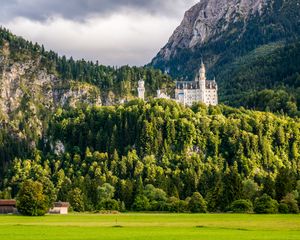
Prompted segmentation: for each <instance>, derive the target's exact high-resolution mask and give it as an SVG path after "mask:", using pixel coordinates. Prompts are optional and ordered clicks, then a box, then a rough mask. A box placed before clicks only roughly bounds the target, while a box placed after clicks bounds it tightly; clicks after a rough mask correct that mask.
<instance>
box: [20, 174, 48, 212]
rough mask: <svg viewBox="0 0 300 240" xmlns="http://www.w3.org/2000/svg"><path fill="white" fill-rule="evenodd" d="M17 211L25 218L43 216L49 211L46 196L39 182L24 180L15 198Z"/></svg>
mask: <svg viewBox="0 0 300 240" xmlns="http://www.w3.org/2000/svg"><path fill="white" fill-rule="evenodd" d="M17 208H18V211H19V212H20V213H21V214H23V215H25V216H43V215H45V214H46V213H47V212H48V211H49V208H50V206H49V202H48V199H47V196H46V195H44V193H43V185H42V184H41V183H40V182H34V181H32V180H26V181H25V182H23V184H22V186H21V189H20V191H19V193H18V196H17Z"/></svg>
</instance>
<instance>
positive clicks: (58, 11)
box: [0, 0, 194, 22]
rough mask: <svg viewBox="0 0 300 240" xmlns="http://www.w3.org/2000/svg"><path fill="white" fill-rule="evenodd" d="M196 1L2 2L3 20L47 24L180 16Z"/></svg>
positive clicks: (44, 0) (25, 0) (60, 0)
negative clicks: (135, 13)
mask: <svg viewBox="0 0 300 240" xmlns="http://www.w3.org/2000/svg"><path fill="white" fill-rule="evenodd" d="M187 2H194V1H193V0H1V8H0V20H1V21H2V22H5V21H10V20H11V19H12V18H15V17H24V18H28V19H31V20H36V21H43V20H47V19H49V18H51V17H53V16H60V17H62V18H65V19H70V20H79V21H81V20H85V19H86V18H88V17H91V16H95V15H96V16H101V15H107V14H108V15H109V14H111V13H114V12H116V11H126V10H128V9H130V10H139V11H144V12H147V14H154V15H156V14H163V15H165V16H176V15H178V13H181V12H182V9H181V8H182V7H184V6H185V5H186V3H187Z"/></svg>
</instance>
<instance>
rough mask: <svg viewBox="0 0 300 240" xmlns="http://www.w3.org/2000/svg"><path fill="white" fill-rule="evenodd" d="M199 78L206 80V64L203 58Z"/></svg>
mask: <svg viewBox="0 0 300 240" xmlns="http://www.w3.org/2000/svg"><path fill="white" fill-rule="evenodd" d="M199 78H200V81H201V80H202V81H205V80H206V69H205V65H204V63H203V59H201V67H200V69H199Z"/></svg>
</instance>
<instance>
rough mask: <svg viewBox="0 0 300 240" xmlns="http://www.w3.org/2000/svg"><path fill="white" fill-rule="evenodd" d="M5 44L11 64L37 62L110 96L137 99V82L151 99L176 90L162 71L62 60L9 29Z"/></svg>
mask: <svg viewBox="0 0 300 240" xmlns="http://www.w3.org/2000/svg"><path fill="white" fill-rule="evenodd" d="M5 43H9V50H10V55H9V61H10V62H11V63H15V62H25V61H28V60H34V61H36V62H37V64H40V65H41V67H43V68H45V69H47V71H48V73H51V74H54V75H56V76H57V77H58V78H60V79H62V80H64V81H70V80H75V81H81V82H86V83H90V84H93V85H95V86H97V87H99V88H100V90H101V92H104V93H106V95H108V93H109V92H110V91H111V92H113V93H114V94H115V95H117V96H118V97H122V98H130V97H131V96H132V95H136V91H137V90H136V88H137V82H138V80H141V79H144V80H145V82H146V88H147V94H148V95H149V96H152V95H153V94H155V93H156V90H157V89H159V88H168V89H169V88H170V89H171V88H172V87H173V82H172V79H171V78H170V77H169V76H168V75H166V74H163V73H162V72H161V71H160V70H155V69H154V68H150V67H147V68H146V67H129V66H122V67H110V66H104V65H100V64H99V63H98V61H97V62H95V63H94V62H92V61H85V60H84V59H82V60H74V59H73V58H72V57H71V58H69V59H68V58H66V57H65V56H63V57H60V56H59V55H58V54H57V53H55V52H54V51H46V50H45V48H44V46H40V45H39V44H37V43H35V44H33V43H32V42H29V41H26V40H25V39H23V38H22V37H17V36H15V35H13V34H12V33H10V32H9V31H8V30H7V29H4V28H0V49H1V48H2V46H4V44H5ZM99 57H100V58H101V56H99Z"/></svg>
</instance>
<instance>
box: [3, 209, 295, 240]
mask: <svg viewBox="0 0 300 240" xmlns="http://www.w3.org/2000/svg"><path fill="white" fill-rule="evenodd" d="M0 239H1V240H2V239H3V240H15V239H16V240H19V239H20V240H21V239H22V240H32V239H43V240H52V239H53V240H62V239H63V240H77V239H78V240H79V239H80V240H101V239H103V240H112V239H122V240H127V239H128V240H135V239H141V240H148V239H149V240H150V239H155V240H172V239H180V240H192V239H195V240H196V239H197V240H201V239H205V240H210V239H211V240H222V239H224V240H235V239H236V240H248V239H249V240H256V239H270V240H271V239H272V240H276V239H278V240H290V239H291V240H292V239H295V240H296V239H297V240H299V239H300V215H246V214H195V215H193V214H138V213H136V214H134V213H130V214H120V215H97V214H94V215H92V214H70V215H67V216H60V215H57V216H55V215H51V216H50V215H48V216H45V217H22V216H4V215H2V216H1V215H0Z"/></svg>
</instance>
